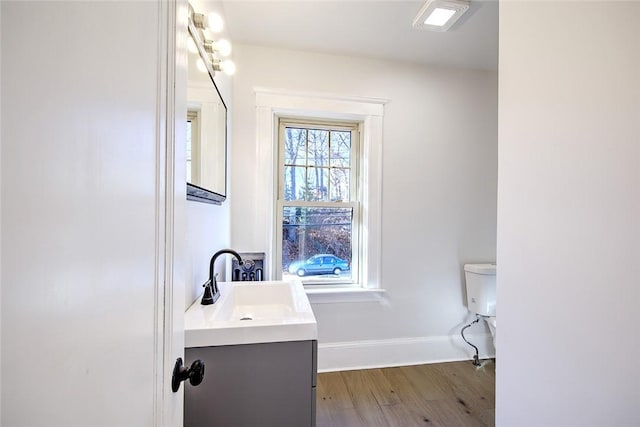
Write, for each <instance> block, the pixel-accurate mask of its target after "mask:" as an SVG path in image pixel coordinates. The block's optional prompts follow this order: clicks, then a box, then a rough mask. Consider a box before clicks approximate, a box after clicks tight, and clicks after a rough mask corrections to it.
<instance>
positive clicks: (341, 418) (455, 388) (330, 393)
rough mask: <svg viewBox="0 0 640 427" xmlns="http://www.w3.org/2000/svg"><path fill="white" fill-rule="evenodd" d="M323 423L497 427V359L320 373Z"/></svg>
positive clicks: (328, 426)
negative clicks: (478, 365)
mask: <svg viewBox="0 0 640 427" xmlns="http://www.w3.org/2000/svg"><path fill="white" fill-rule="evenodd" d="M317 399H318V400H317V405H316V426H317V427H413V426H420V427H425V426H428V427H432V426H433V427H493V426H494V419H495V409H494V408H495V363H494V361H493V360H487V361H483V366H482V367H480V368H476V367H475V366H473V364H472V363H471V362H470V361H464V362H450V363H437V364H431V365H418V366H403V367H399V368H384V369H367V370H360V371H343V372H327V373H322V374H318V388H317Z"/></svg>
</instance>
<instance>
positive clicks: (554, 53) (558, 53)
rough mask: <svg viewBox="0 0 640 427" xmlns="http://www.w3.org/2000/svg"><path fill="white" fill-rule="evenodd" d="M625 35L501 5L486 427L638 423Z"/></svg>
mask: <svg viewBox="0 0 640 427" xmlns="http://www.w3.org/2000/svg"><path fill="white" fill-rule="evenodd" d="M638 23H640V3H638V2H580V3H579V4H578V3H576V2H503V3H501V6H500V68H499V74H500V87H499V105H500V112H499V123H500V130H499V194H498V201H499V203H498V242H497V243H498V266H499V274H498V285H497V286H498V296H497V299H498V304H499V307H500V308H499V313H500V315H499V317H500V320H499V324H500V326H499V333H498V342H497V346H498V354H499V365H498V370H497V402H496V406H497V407H496V411H497V412H496V425H498V426H503V427H509V426H515V425H517V426H521V427H526V426H540V425H544V426H550V427H554V426H558V427H572V426H602V425H608V426H631V425H637V424H638V419H640V404H639V403H640V386H639V384H640V370H638V368H637V360H638V354H640V339H639V338H638V324H639V323H640V314H639V313H640V312H639V311H638V302H639V301H640V290H639V289H640V286H639V285H640V263H639V260H640V249H639V246H638V242H639V241H640V220H639V218H640V190H639V188H640V80H638V76H640V26H639V25H638ZM532 414H534V415H535V416H529V415H532Z"/></svg>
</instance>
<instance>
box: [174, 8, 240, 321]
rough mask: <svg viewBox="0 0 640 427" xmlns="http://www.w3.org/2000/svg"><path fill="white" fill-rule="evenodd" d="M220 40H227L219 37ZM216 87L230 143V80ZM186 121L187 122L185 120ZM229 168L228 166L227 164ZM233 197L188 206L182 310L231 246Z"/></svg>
mask: <svg viewBox="0 0 640 427" xmlns="http://www.w3.org/2000/svg"><path fill="white" fill-rule="evenodd" d="M191 4H192V5H193V7H194V8H195V11H196V12H200V13H209V12H213V11H216V12H218V13H219V14H220V15H222V16H223V17H224V11H223V10H222V9H221V7H220V3H219V2H203V1H192V2H191ZM221 37H227V35H226V33H224V32H223V33H222V34H221ZM214 79H215V82H216V85H217V86H218V89H219V90H220V94H221V95H222V98H223V99H224V102H225V104H226V105H227V111H228V125H227V132H228V135H227V141H228V144H229V145H230V144H231V143H232V141H233V129H232V127H231V123H232V121H233V111H232V110H233V109H232V105H233V96H232V94H233V91H232V82H233V78H232V77H229V76H227V75H225V74H224V73H216V75H215V77H214ZM185 120H186V119H185ZM228 162H230V154H229V156H228ZM228 167H231V165H230V164H229V163H228ZM230 178H231V177H230V176H229V175H228V176H227V179H228V181H227V190H229V188H230ZM232 200H233V197H232V195H231V194H229V196H228V198H227V200H226V201H225V202H223V204H222V205H220V206H218V205H211V204H206V203H200V202H194V201H188V202H187V236H186V238H187V247H188V257H187V289H186V292H185V309H186V308H188V307H189V306H190V305H191V304H192V303H193V302H194V301H195V300H197V299H198V298H199V296H200V295H201V294H202V291H203V288H202V285H203V284H204V283H205V282H206V281H207V280H208V279H209V261H210V260H211V255H213V254H214V253H215V252H216V251H217V250H219V249H222V248H228V247H229V246H230V216H229V215H230V205H231V203H232ZM216 264H217V265H218V267H217V269H216V271H217V272H219V273H220V276H219V277H220V278H222V277H224V262H222V261H221V262H219V263H216Z"/></svg>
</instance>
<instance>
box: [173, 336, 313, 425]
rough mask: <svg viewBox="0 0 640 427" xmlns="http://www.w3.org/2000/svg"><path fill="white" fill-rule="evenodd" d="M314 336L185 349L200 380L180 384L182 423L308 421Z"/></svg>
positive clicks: (311, 417)
mask: <svg viewBox="0 0 640 427" xmlns="http://www.w3.org/2000/svg"><path fill="white" fill-rule="evenodd" d="M315 351H316V341H291V342H281V343H266V344H243V345H232V346H220V347H199V348H187V349H186V350H185V356H186V359H187V360H196V359H201V360H202V361H203V362H204V363H205V366H206V370H205V376H204V381H203V382H202V384H200V385H199V386H198V387H189V386H187V387H186V389H185V418H184V426H185V427H204V426H227V427H228V426H233V427H243V426H246V427H255V426H264V427H268V426H274V427H283V426H285V427H286V426H295V427H303V426H314V425H315V411H314V407H315V401H314V399H315V388H314V386H315V376H316V372H315V363H314V360H315Z"/></svg>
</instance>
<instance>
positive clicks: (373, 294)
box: [306, 287, 387, 304]
mask: <svg viewBox="0 0 640 427" xmlns="http://www.w3.org/2000/svg"><path fill="white" fill-rule="evenodd" d="M306 291H307V296H308V297H309V301H310V302H311V304H332V303H343V302H379V301H382V300H383V299H384V297H385V294H386V292H387V291H386V290H384V289H364V288H356V287H348V288H346V287H345V288H330V289H327V288H307V289H306Z"/></svg>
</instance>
